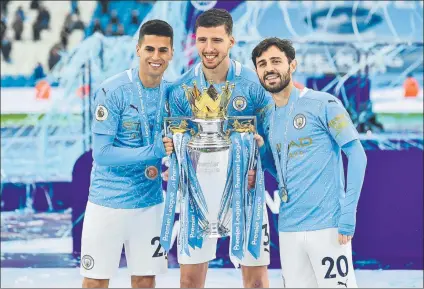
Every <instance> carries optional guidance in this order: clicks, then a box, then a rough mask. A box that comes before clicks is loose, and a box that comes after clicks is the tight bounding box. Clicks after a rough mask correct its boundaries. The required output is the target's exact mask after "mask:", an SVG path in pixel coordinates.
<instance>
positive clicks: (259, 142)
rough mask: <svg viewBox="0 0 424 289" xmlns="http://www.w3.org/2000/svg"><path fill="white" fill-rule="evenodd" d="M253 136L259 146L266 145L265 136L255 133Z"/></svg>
mask: <svg viewBox="0 0 424 289" xmlns="http://www.w3.org/2000/svg"><path fill="white" fill-rule="evenodd" d="M253 138H254V139H255V140H256V143H257V144H258V147H261V146H263V145H264V143H265V142H264V138H263V137H261V136H260V135H259V134H257V133H256V134H255V135H254V136H253Z"/></svg>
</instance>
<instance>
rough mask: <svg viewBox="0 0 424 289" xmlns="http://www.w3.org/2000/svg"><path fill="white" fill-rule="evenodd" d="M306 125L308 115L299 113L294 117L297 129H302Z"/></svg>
mask: <svg viewBox="0 0 424 289" xmlns="http://www.w3.org/2000/svg"><path fill="white" fill-rule="evenodd" d="M305 125H306V117H305V116H304V115H303V114H301V113H299V114H298V115H296V116H295V117H294V119H293V126H294V127H295V128H296V129H302V128H304V127H305Z"/></svg>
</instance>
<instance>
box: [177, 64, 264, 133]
mask: <svg viewBox="0 0 424 289" xmlns="http://www.w3.org/2000/svg"><path fill="white" fill-rule="evenodd" d="M230 62H231V64H230V69H229V71H228V74H227V81H229V82H230V83H231V84H233V83H234V84H235V88H234V90H233V93H232V95H231V99H230V102H229V104H228V116H256V118H257V122H258V131H259V133H260V134H262V135H263V133H262V132H263V129H262V125H260V124H262V123H263V120H264V115H265V111H266V109H270V108H271V107H272V97H271V95H269V94H268V93H267V92H266V91H265V90H264V88H263V87H262V86H261V84H260V82H259V79H258V77H257V75H256V73H255V72H254V71H253V70H252V69H250V68H248V67H247V66H244V65H242V64H240V63H239V62H237V61H234V60H230ZM193 81H196V83H197V86H198V87H199V89H201V88H203V87H206V88H208V87H209V84H208V83H207V82H206V79H205V76H204V74H203V71H202V65H201V63H198V64H197V65H195V66H194V67H193V68H192V69H190V70H189V71H187V72H186V73H185V74H184V75H182V76H181V77H180V79H179V80H177V81H176V82H175V83H174V84H173V85H172V89H171V90H170V95H169V107H170V112H171V115H172V116H174V117H175V116H192V111H191V107H190V104H189V102H188V100H187V98H186V96H185V94H184V90H183V89H182V85H183V84H185V85H187V86H193ZM223 85H224V83H221V84H214V87H215V89H216V91H217V92H218V93H220V92H221V90H222V89H221V87H222V86H223Z"/></svg>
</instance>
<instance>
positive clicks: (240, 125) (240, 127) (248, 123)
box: [226, 115, 258, 135]
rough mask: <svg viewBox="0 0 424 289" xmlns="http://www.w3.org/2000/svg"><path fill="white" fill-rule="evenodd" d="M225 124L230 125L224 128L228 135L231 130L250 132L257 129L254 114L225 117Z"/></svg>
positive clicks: (254, 131)
mask: <svg viewBox="0 0 424 289" xmlns="http://www.w3.org/2000/svg"><path fill="white" fill-rule="evenodd" d="M227 124H228V125H230V126H231V128H228V129H227V130H226V133H227V135H230V134H231V132H234V131H236V132H240V133H243V132H252V133H256V132H257V131H258V125H257V120H256V116H254V115H253V116H229V117H227Z"/></svg>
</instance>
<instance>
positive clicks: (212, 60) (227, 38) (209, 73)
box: [169, 9, 272, 288]
mask: <svg viewBox="0 0 424 289" xmlns="http://www.w3.org/2000/svg"><path fill="white" fill-rule="evenodd" d="M232 28H233V20H232V17H231V14H230V13H228V11H226V10H221V9H210V10H208V11H206V12H204V13H203V14H201V15H200V16H199V17H198V18H197V21H196V26H195V29H196V31H195V32H196V48H197V51H198V53H199V56H200V59H201V62H200V63H198V64H197V65H195V66H194V67H193V68H192V69H191V70H189V71H188V72H187V73H185V74H184V75H183V76H181V78H180V79H179V80H177V81H176V83H174V85H173V89H172V90H171V93H170V95H169V107H170V112H171V116H192V111H191V107H190V104H189V102H188V100H187V99H186V96H185V94H184V91H183V89H182V88H181V86H182V85H183V84H186V85H187V86H193V81H196V82H197V85H198V86H200V87H201V88H203V87H208V88H209V89H214V90H216V91H217V93H220V91H221V87H222V86H223V84H224V83H225V82H226V81H229V82H230V83H235V88H234V91H233V94H232V96H231V99H230V102H229V105H228V115H229V116H251V115H255V116H256V117H257V119H258V123H259V124H261V123H262V122H263V121H262V118H263V115H264V113H263V112H264V111H265V110H266V108H267V107H268V108H269V107H271V105H272V99H271V97H270V96H269V94H266V92H265V90H264V89H263V88H262V86H261V85H260V83H259V81H258V78H257V76H256V73H255V72H254V71H253V70H252V69H250V68H248V67H246V66H244V65H242V64H240V63H239V62H237V61H235V60H233V59H230V57H229V52H230V49H231V47H232V46H233V45H234V43H235V40H234V37H233V36H232ZM258 130H259V132H261V131H262V129H261V126H259V127H258ZM249 173H250V174H251V175H250V176H249V185H250V186H253V183H254V172H249ZM264 206H265V202H264ZM265 224H266V226H264V230H262V240H263V244H261V254H260V257H259V258H258V259H255V258H254V257H253V256H252V255H251V254H250V253H249V252H248V251H246V252H245V254H244V258H243V260H241V262H240V264H241V268H242V274H243V283H244V286H245V287H268V286H269V282H268V273H267V266H268V264H269V262H270V256H269V240H270V239H269V224H268V216H267V212H266V210H264V225H265ZM216 243H217V239H209V238H205V239H204V241H203V246H202V248H201V249H198V248H196V249H195V250H194V249H192V248H190V256H187V255H178V261H179V263H180V265H181V266H180V268H181V280H180V283H181V287H194V288H201V287H204V285H205V279H206V273H207V269H208V262H209V261H211V260H213V259H215V257H216ZM178 252H180V250H178Z"/></svg>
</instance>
